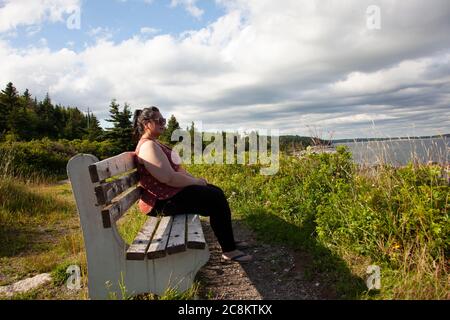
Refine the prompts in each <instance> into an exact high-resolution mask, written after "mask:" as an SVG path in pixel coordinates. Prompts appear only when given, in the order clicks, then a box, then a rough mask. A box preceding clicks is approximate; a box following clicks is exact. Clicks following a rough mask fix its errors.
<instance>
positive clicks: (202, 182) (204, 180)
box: [197, 178, 208, 186]
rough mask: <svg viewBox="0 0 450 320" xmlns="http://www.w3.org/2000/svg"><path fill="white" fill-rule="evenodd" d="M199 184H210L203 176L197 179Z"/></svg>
mask: <svg viewBox="0 0 450 320" xmlns="http://www.w3.org/2000/svg"><path fill="white" fill-rule="evenodd" d="M197 185H199V186H207V185H208V181H206V179H203V178H198V179H197Z"/></svg>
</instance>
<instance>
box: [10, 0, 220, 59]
mask: <svg viewBox="0 0 450 320" xmlns="http://www.w3.org/2000/svg"><path fill="white" fill-rule="evenodd" d="M19 1H20V0H19ZM81 5H82V7H81V8H82V9H81V10H80V13H81V25H80V26H81V28H80V29H67V28H66V27H65V25H66V21H65V20H63V21H59V22H57V23H55V22H50V21H46V22H44V23H42V24H40V25H38V26H19V27H18V28H17V29H16V32H17V36H14V37H10V38H9V40H10V42H11V44H12V45H13V46H14V47H16V48H27V47H29V46H35V45H40V44H41V42H40V41H41V39H43V38H44V39H46V43H47V46H48V48H50V49H51V50H59V49H61V48H65V47H68V48H70V49H72V50H74V51H76V52H79V51H81V50H83V49H84V48H85V47H86V45H87V46H90V45H93V44H95V41H96V38H95V36H110V37H111V38H110V39H111V40H112V41H114V42H121V41H124V40H127V39H129V38H131V37H133V36H134V35H136V34H140V33H141V29H143V28H148V29H154V30H153V31H154V32H152V33H150V34H148V35H149V36H154V35H156V34H172V35H174V36H176V35H179V34H181V33H183V32H184V31H186V30H197V29H201V28H203V27H205V26H207V25H208V24H210V23H212V22H213V21H215V20H216V19H217V18H218V17H220V16H221V15H223V14H224V8H223V7H222V6H220V5H217V4H216V3H215V1H214V0H202V1H197V2H196V7H198V8H199V9H200V10H202V12H203V13H202V15H201V16H199V17H196V16H193V15H192V14H191V13H189V12H188V11H187V10H186V8H184V7H183V6H182V5H177V6H171V0H153V1H150V2H146V1H145V0H83V1H82V2H81ZM70 15H71V14H70V13H67V14H65V17H69V16H70ZM38 29H39V31H38ZM96 30H97V31H98V33H96V32H95V31H96Z"/></svg>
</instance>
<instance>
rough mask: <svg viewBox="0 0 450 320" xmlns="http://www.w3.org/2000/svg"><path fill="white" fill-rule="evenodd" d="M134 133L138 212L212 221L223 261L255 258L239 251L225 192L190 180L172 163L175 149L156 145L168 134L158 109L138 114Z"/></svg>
mask: <svg viewBox="0 0 450 320" xmlns="http://www.w3.org/2000/svg"><path fill="white" fill-rule="evenodd" d="M133 122H134V133H135V138H136V140H138V139H139V142H138V144H137V146H136V151H135V152H136V159H137V162H138V163H137V170H138V172H139V174H140V181H139V183H140V185H141V186H142V187H143V193H142V196H141V199H140V200H139V209H140V210H141V211H142V212H143V213H144V214H147V215H152V216H154V215H156V214H157V213H158V212H161V213H162V214H164V215H176V214H185V213H198V214H200V215H202V216H209V217H210V224H211V228H212V230H213V231H214V234H215V235H216V237H217V240H218V242H219V244H220V246H221V248H222V252H223V254H222V258H223V259H225V260H233V261H238V262H248V261H250V260H252V256H250V255H248V254H245V253H243V252H242V251H240V250H238V249H241V248H243V247H245V245H246V244H245V242H237V243H236V242H235V240H234V236H233V228H232V225H231V211H230V207H229V205H228V201H227V198H226V197H225V194H224V193H223V191H222V189H221V188H219V187H217V186H215V185H213V184H209V183H208V182H207V181H206V180H205V179H203V178H195V177H193V176H191V175H190V174H189V173H188V172H187V171H186V170H184V169H183V168H182V167H181V166H180V165H178V164H176V163H174V162H173V161H172V156H171V154H172V149H171V148H169V147H168V146H166V145H164V144H162V143H160V142H159V141H157V139H158V137H159V136H160V135H161V134H162V133H163V131H164V130H165V125H166V119H164V118H163V117H162V115H161V113H160V112H159V109H158V108H156V107H151V108H144V109H143V110H136V111H135V113H134V121H133Z"/></svg>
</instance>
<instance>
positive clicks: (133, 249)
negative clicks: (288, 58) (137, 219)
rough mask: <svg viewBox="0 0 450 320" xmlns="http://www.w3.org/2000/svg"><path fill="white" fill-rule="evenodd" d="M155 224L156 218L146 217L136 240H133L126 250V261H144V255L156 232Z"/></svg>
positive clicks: (156, 222)
mask: <svg viewBox="0 0 450 320" xmlns="http://www.w3.org/2000/svg"><path fill="white" fill-rule="evenodd" d="M157 224H158V218H156V217H148V219H147V220H146V221H145V223H144V225H143V226H142V228H141V230H140V231H139V233H138V234H137V236H136V238H134V241H133V243H132V244H131V246H130V247H129V248H128V250H127V260H144V258H145V253H146V252H147V248H148V246H149V245H150V241H151V239H152V236H153V233H154V232H155V230H156V226H157Z"/></svg>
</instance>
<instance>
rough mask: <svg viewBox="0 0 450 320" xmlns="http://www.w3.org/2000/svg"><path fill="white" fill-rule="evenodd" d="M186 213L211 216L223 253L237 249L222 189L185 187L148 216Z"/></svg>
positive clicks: (160, 201)
mask: <svg viewBox="0 0 450 320" xmlns="http://www.w3.org/2000/svg"><path fill="white" fill-rule="evenodd" d="M185 213H194V214H199V215H202V216H209V217H210V218H209V221H210V224H211V228H212V229H213V231H214V234H215V235H216V237H217V240H218V241H219V244H220V246H221V248H222V251H223V252H228V251H233V250H235V249H236V244H235V242H234V236H233V228H232V226H231V210H230V206H229V205H228V200H227V198H226V197H225V194H224V193H223V191H222V189H221V188H219V187H217V186H215V185H212V184H208V185H207V186H198V185H191V186H187V187H184V188H183V189H182V190H180V191H179V192H178V193H177V194H176V195H174V196H173V197H172V198H169V199H166V200H158V201H157V202H156V205H155V207H154V208H153V210H152V211H151V212H150V213H149V214H148V215H152V216H156V215H158V214H162V215H166V216H171V215H176V214H185Z"/></svg>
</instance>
